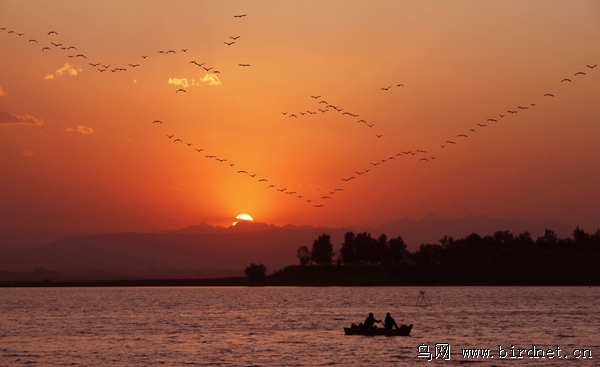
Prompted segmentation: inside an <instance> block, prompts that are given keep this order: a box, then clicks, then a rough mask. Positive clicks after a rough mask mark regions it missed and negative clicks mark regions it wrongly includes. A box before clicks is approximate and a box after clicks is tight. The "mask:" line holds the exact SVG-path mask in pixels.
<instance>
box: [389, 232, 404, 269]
mask: <svg viewBox="0 0 600 367" xmlns="http://www.w3.org/2000/svg"><path fill="white" fill-rule="evenodd" d="M407 258H408V250H406V243H404V240H403V239H402V237H400V236H398V237H396V238H392V239H390V241H389V242H388V259H389V261H390V263H391V264H392V265H398V264H400V263H402V262H403V261H405V260H406V259H407Z"/></svg>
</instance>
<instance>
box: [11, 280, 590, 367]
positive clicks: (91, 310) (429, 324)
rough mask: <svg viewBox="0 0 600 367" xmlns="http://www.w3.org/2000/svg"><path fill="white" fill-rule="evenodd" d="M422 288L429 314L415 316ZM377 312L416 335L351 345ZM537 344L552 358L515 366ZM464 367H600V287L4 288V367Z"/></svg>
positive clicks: (422, 310)
mask: <svg viewBox="0 0 600 367" xmlns="http://www.w3.org/2000/svg"><path fill="white" fill-rule="evenodd" d="M421 289H422V290H424V291H425V292H426V295H427V296H428V297H429V299H430V300H431V302H432V305H431V306H426V307H422V306H417V305H416V303H417V301H418V300H419V295H420V292H419V291H420V290H421ZM369 312H373V313H374V314H375V317H377V318H382V317H384V316H385V312H391V314H392V316H394V317H395V319H396V322H398V324H400V323H407V324H409V323H410V324H414V327H413V330H412V332H411V335H410V336H409V337H384V336H376V337H368V336H345V335H344V332H343V327H344V326H349V325H350V324H351V323H353V322H354V323H358V322H362V321H363V320H364V319H365V317H366V316H367V314H368V313H369ZM436 344H438V346H437V347H436ZM446 345H447V346H446ZM499 345H501V346H502V349H503V350H504V351H505V352H504V353H502V352H501V350H500V347H499ZM511 345H513V346H514V348H513V349H512V350H511ZM533 345H535V346H536V348H540V349H543V353H544V355H545V357H546V358H538V359H533V358H529V357H528V356H527V355H526V353H527V352H524V353H522V356H523V357H524V358H522V359H517V358H511V356H512V353H514V355H515V356H518V351H517V349H525V350H527V349H532V346H533ZM427 347H429V352H430V353H431V361H428V358H425V357H427V356H428V354H427V353H426V352H427ZM557 347H558V348H560V353H561V356H563V358H558V357H557V350H556V349H557ZM420 348H421V349H420ZM466 348H478V349H479V348H482V349H490V350H491V356H493V358H485V359H484V358H478V359H467V358H465V357H463V354H462V349H466ZM548 349H552V350H553V352H552V353H547V350H548ZM448 350H449V353H447V352H448ZM419 351H420V352H422V353H421V356H422V357H418V355H419ZM532 353H533V352H531V351H530V354H532ZM536 353H537V356H540V357H541V356H542V355H541V354H540V352H539V351H538V352H536ZM590 353H591V358H589V357H590ZM500 355H504V356H505V357H506V358H504V359H502V358H500ZM549 356H553V357H554V358H549ZM565 356H566V358H565ZM575 356H580V358H575ZM582 356H585V357H587V358H583V357H582ZM436 357H437V358H436ZM448 357H449V359H448ZM467 362H469V363H474V365H476V366H504V365H519V366H520V365H531V366H534V365H535V366H563V365H564V366H580V365H581V366H592V365H600V287H591V288H590V287H420V288H419V287H360V288H343V287H326V288H310V287H289V288H287V287H265V288H262V287H256V288H246V287H239V288H227V287H223V288H211V287H206V288H205V287H198V288H196V287H189V288H187V287H186V288H183V287H182V288H178V287H173V288H0V365H1V366H32V365H34V366H35V365H37V366H190V365H191V366H405V365H423V366H427V365H434V364H435V365H444V366H451V365H459V364H460V365H462V364H464V363H467Z"/></svg>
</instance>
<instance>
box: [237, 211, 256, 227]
mask: <svg viewBox="0 0 600 367" xmlns="http://www.w3.org/2000/svg"><path fill="white" fill-rule="evenodd" d="M235 219H239V220H240V221H242V220H243V221H247V222H254V218H252V217H251V216H249V215H248V214H240V215H238V216H237V217H235ZM236 224H238V222H233V225H234V226H235V225H236Z"/></svg>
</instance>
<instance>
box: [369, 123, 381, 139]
mask: <svg viewBox="0 0 600 367" xmlns="http://www.w3.org/2000/svg"><path fill="white" fill-rule="evenodd" d="M369 127H370V126H369ZM375 136H376V137H377V138H379V139H381V137H382V136H383V135H379V134H377V135H375Z"/></svg>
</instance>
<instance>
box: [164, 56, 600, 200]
mask: <svg viewBox="0 0 600 367" xmlns="http://www.w3.org/2000/svg"><path fill="white" fill-rule="evenodd" d="M596 66H597V64H595V65H586V67H588V68H589V69H594V68H595V67H596ZM578 75H586V73H585V72H582V71H579V72H577V73H575V74H574V77H577V76H578ZM563 82H572V80H571V79H569V78H565V79H563V80H561V83H563ZM388 89H389V88H382V90H388ZM310 97H311V98H312V99H314V100H315V101H318V102H317V104H318V105H325V106H324V109H321V108H317V111H319V112H317V111H312V110H305V111H301V112H298V114H299V115H301V116H310V115H315V114H318V113H325V112H328V111H330V110H333V111H337V112H338V113H341V114H342V115H347V116H349V117H352V118H358V117H359V115H358V114H354V113H350V112H348V111H344V109H343V108H340V107H339V106H337V105H333V104H330V103H329V102H327V101H325V100H324V99H322V96H321V95H312V96H310ZM542 97H544V98H548V97H550V98H552V97H554V94H553V93H546V94H544V95H543V96H542ZM536 106H537V103H528V104H526V105H523V106H521V105H519V106H516V107H515V108H514V109H509V110H506V112H502V113H499V114H498V116H497V117H490V118H487V119H486V120H485V121H482V122H477V123H476V126H477V127H476V128H475V127H473V128H471V129H469V130H468V131H467V132H466V133H459V134H456V136H455V137H454V138H450V139H449V140H446V141H445V142H443V143H441V144H440V147H441V148H445V147H447V146H452V145H456V144H458V142H459V139H465V138H468V137H469V136H472V135H473V134H474V133H476V132H477V130H478V129H483V128H487V127H488V126H491V124H496V123H498V121H500V120H502V119H504V118H505V117H507V116H509V114H510V115H512V114H517V113H519V112H520V111H525V110H528V109H530V108H534V107H536ZM317 107H318V106H317ZM519 110H520V111H519ZM342 111H344V112H342ZM282 115H283V116H287V117H288V118H291V117H294V118H298V116H297V115H296V114H295V113H294V114H291V113H289V112H282ZM356 122H357V123H364V124H365V125H366V126H368V127H373V126H374V125H375V124H374V123H373V124H369V123H367V122H366V121H365V120H362V119H361V120H358V121H356ZM152 123H153V124H161V125H162V121H160V120H155V121H153V122H152ZM166 136H167V138H168V139H173V138H174V137H175V136H174V135H169V134H166ZM377 137H378V138H381V135H377ZM172 142H174V143H181V144H184V145H187V146H188V147H192V146H193V144H192V143H189V142H185V141H183V140H182V139H180V138H176V139H173V140H172ZM193 149H195V151H196V152H197V153H202V152H203V151H204V149H203V148H198V147H194V148H193ZM414 156H416V158H418V160H419V162H429V161H433V160H435V159H436V156H432V155H430V154H428V152H427V151H426V150H424V149H416V150H401V151H398V152H395V153H393V154H391V155H389V156H387V157H382V159H379V160H376V161H374V162H369V163H368V164H369V166H368V168H363V169H360V170H356V171H354V172H353V173H352V174H350V175H348V176H347V177H342V178H341V180H342V181H343V182H349V181H352V180H355V179H357V178H359V177H360V176H362V175H365V174H367V173H369V172H371V171H372V170H373V169H375V168H376V167H378V166H379V165H381V164H384V163H389V162H392V161H396V159H397V158H398V159H399V158H400V157H414ZM205 157H206V158H208V159H215V160H216V161H218V162H220V163H224V164H227V165H229V166H230V167H235V164H234V163H232V162H230V161H229V160H228V159H225V158H218V157H217V156H215V155H205ZM235 170H236V171H237V173H238V174H242V175H246V176H248V177H250V178H254V179H256V180H257V182H258V183H264V184H265V185H266V186H265V187H266V188H267V189H273V190H275V191H277V192H279V193H282V194H286V195H290V196H292V197H295V198H297V199H301V200H305V201H306V202H307V203H309V204H311V205H312V206H313V207H315V208H321V207H323V206H324V201H325V200H327V199H331V196H332V195H334V194H337V193H340V192H343V191H344V189H343V188H341V187H338V188H335V189H330V190H325V194H324V195H322V196H320V198H319V197H318V196H317V197H311V198H308V197H305V196H304V195H299V194H298V193H297V192H296V191H293V190H291V189H288V187H287V186H285V185H283V186H276V185H274V184H272V183H270V181H269V180H268V179H267V178H264V177H261V176H258V174H257V173H250V172H248V171H247V170H244V169H239V168H238V167H236V168H235ZM267 184H268V185H267Z"/></svg>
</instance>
